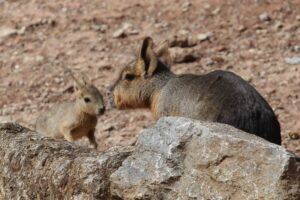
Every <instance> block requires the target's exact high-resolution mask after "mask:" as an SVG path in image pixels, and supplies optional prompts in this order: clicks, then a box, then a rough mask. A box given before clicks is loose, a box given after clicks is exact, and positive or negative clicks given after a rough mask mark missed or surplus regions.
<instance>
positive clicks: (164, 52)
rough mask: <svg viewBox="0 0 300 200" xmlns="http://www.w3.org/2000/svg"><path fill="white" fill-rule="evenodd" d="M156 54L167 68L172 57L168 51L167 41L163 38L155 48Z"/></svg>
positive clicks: (170, 63)
mask: <svg viewBox="0 0 300 200" xmlns="http://www.w3.org/2000/svg"><path fill="white" fill-rule="evenodd" d="M156 56H157V57H158V58H159V60H160V61H161V62H162V63H163V64H165V65H166V66H167V67H168V68H170V67H171V65H172V59H171V55H170V51H169V41H168V40H165V41H163V42H162V43H160V45H159V46H158V47H157V49H156Z"/></svg>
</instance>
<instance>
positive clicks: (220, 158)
mask: <svg viewBox="0 0 300 200" xmlns="http://www.w3.org/2000/svg"><path fill="white" fill-rule="evenodd" d="M0 156H1V160H0V169H1V171H0V199H1V200H2V199H5V200H6V199H74V200H75V199H76V200H86V199H100V200H120V199H154V200H156V199H160V200H175V199H176V200H190V199H199V200H201V199H203V200H206V199H211V200H213V199H216V200H217V199H218V200H219V199H220V200H221V199H233V200H235V199H236V200H242V199H248V200H251V199H274V200H275V199H276V200H278V199H280V200H282V199H288V200H298V199H300V186H299V185H300V161H299V158H297V157H295V156H294V155H293V154H291V153H289V152H287V151H286V150H285V149H284V148H282V147H280V146H277V145H274V144H271V143H269V142H267V141H265V140H263V139H261V138H258V137H256V136H253V135H250V134H247V133H244V132H242V131H239V130H237V129H235V128H232V127H230V126H228V125H222V124H216V123H205V122H200V121H195V120H191V119H185V118H174V117H168V118H162V119H160V120H159V121H158V123H157V124H156V125H154V126H153V127H151V128H149V129H146V130H145V131H143V132H142V133H141V135H140V136H139V138H138V141H137V145H136V147H114V148H111V149H109V150H107V151H105V152H97V151H95V150H94V149H89V148H83V147H79V146H76V145H75V144H72V143H69V142H66V141H63V140H55V139H51V138H46V137H43V136H42V135H40V134H37V133H35V132H33V131H31V130H29V129H26V128H23V127H21V126H19V125H17V124H13V123H6V124H0Z"/></svg>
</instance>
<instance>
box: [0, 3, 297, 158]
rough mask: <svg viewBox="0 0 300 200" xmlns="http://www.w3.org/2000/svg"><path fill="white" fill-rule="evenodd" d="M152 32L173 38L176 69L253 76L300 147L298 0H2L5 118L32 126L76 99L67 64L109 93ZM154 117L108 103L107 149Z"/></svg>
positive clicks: (101, 137)
mask: <svg viewBox="0 0 300 200" xmlns="http://www.w3.org/2000/svg"><path fill="white" fill-rule="evenodd" d="M145 36H151V37H153V39H154V42H155V43H156V44H158V43H160V42H162V41H163V40H166V39H168V40H169V41H170V44H171V49H170V51H171V55H172V58H173V66H172V70H173V71H174V72H175V73H195V74H202V73H207V72H210V71H213V70H216V69H223V70H230V71H233V72H235V73H237V74H238V75H240V76H242V77H243V78H244V79H245V80H247V81H248V82H250V83H251V84H252V85H254V86H255V87H256V88H257V90H258V91H259V92H260V93H261V94H262V96H263V97H265V98H266V99H267V100H268V102H269V103H270V105H271V106H272V108H273V109H274V111H275V113H276V115H277V116H278V118H279V121H280V123H281V127H282V138H283V146H284V147H286V148H287V149H289V150H290V151H292V152H294V153H296V154H298V155H299V156H300V136H299V134H300V112H299V110H300V99H299V95H300V1H299V0H286V1H282V0H226V1H225V0H189V1H186V0H176V1H171V0H169V1H167V0H152V1H138V0H130V1H129V0H127V1H126V0H110V1H100V0H98V1H96V0H95V1H88V0H51V1H47V0H11V1H6V0H0V122H5V121H15V122H18V123H20V124H22V125H24V126H27V127H29V128H34V124H35V121H36V118H37V116H38V115H39V114H41V113H42V112H43V111H45V110H47V109H48V108H49V107H50V106H52V105H53V104H54V103H57V102H61V101H64V100H70V99H73V98H74V95H72V91H73V87H72V86H73V82H72V79H71V78H70V77H69V76H66V75H65V73H64V72H63V69H62V67H61V66H62V65H65V66H70V68H71V69H72V70H73V71H74V72H75V73H77V74H80V73H84V74H86V75H87V76H88V77H89V78H90V79H91V80H92V81H93V83H94V84H95V85H96V86H97V87H98V88H99V89H100V90H101V92H102V93H103V94H106V91H107V89H108V87H109V85H111V84H112V83H113V82H114V81H115V80H116V79H117V78H118V73H119V71H120V70H121V69H122V67H124V65H125V64H127V63H128V62H130V61H131V60H132V59H133V58H134V56H136V55H137V53H138V51H139V48H140V45H141V42H142V39H143V38H144V37H145ZM105 100H106V101H107V97H106V96H105ZM152 123H154V120H153V119H152V117H151V113H150V112H149V111H148V110H125V111H119V110H113V109H109V110H108V111H107V112H106V114H105V115H104V116H102V117H101V118H100V119H99V121H98V125H97V134H96V138H97V141H98V143H99V149H100V150H104V149H107V148H109V147H111V146H114V145H130V144H133V143H134V142H135V140H136V136H137V134H138V133H139V132H140V131H141V130H142V129H143V128H145V127H147V126H149V125H150V124H152ZM80 142H81V143H82V144H83V145H86V144H88V142H87V140H86V141H80Z"/></svg>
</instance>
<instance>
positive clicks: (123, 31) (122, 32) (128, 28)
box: [113, 22, 139, 38]
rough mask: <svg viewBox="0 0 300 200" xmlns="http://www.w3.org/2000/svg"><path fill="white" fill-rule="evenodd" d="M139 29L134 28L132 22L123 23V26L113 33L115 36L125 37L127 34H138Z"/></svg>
mask: <svg viewBox="0 0 300 200" xmlns="http://www.w3.org/2000/svg"><path fill="white" fill-rule="evenodd" d="M137 34H139V30H138V29H136V28H134V27H133V25H132V24H130V23H127V22H126V23H123V25H122V27H121V28H120V29H118V30H116V31H115V32H114V33H113V38H123V37H126V36H127V35H137Z"/></svg>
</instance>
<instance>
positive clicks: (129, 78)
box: [124, 74, 135, 81]
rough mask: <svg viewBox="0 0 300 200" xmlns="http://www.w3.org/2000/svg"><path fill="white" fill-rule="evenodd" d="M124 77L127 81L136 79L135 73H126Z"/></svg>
mask: <svg viewBox="0 0 300 200" xmlns="http://www.w3.org/2000/svg"><path fill="white" fill-rule="evenodd" d="M124 79H125V80H127V81H132V80H134V79H135V75H134V74H125V76H124Z"/></svg>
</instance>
